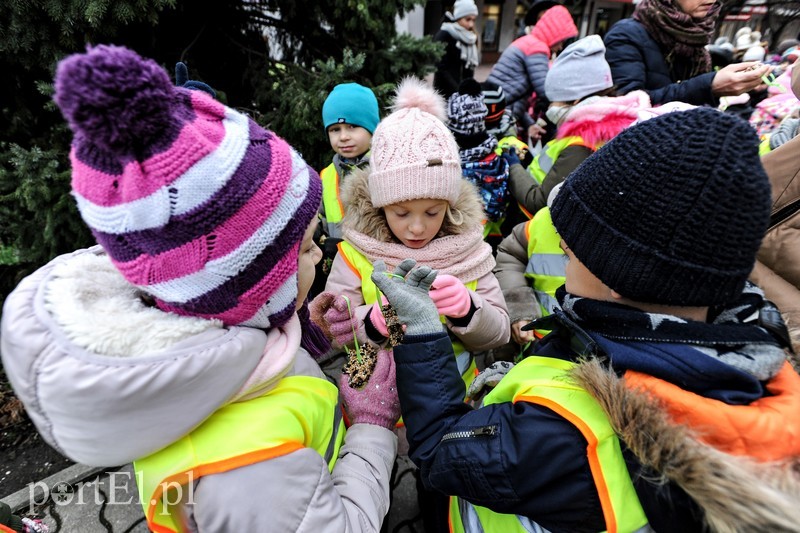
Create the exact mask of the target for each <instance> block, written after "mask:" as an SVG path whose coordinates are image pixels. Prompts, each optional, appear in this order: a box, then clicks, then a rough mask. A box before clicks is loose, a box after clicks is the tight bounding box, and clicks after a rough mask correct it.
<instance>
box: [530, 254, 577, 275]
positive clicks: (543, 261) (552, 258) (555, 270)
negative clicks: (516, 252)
mask: <svg viewBox="0 0 800 533" xmlns="http://www.w3.org/2000/svg"><path fill="white" fill-rule="evenodd" d="M567 261H568V259H567V256H566V255H565V254H533V255H531V257H530V258H529V259H528V265H527V266H526V267H525V273H526V274H533V275H536V276H564V275H565V274H566V272H567Z"/></svg>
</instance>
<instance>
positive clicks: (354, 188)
mask: <svg viewBox="0 0 800 533" xmlns="http://www.w3.org/2000/svg"><path fill="white" fill-rule="evenodd" d="M342 203H343V204H344V205H346V206H347V209H345V214H344V218H343V219H342V225H343V226H345V227H347V228H350V229H352V230H354V231H357V232H359V233H363V234H364V235H366V236H368V237H372V238H373V239H375V240H378V241H381V242H393V243H399V242H400V241H399V240H398V239H397V238H396V237H395V236H394V234H393V233H392V230H391V229H389V224H388V223H387V222H386V216H385V215H384V214H383V209H381V208H377V207H375V206H374V205H372V199H371V196H370V192H369V171H368V170H366V169H363V170H362V169H358V170H354V171H353V173H352V174H350V176H348V178H347V180H346V181H345V183H344V185H343V186H342ZM450 210H451V212H452V213H453V218H454V219H455V220H461V224H455V223H452V222H450V221H449V220H448V219H447V217H445V220H444V223H443V224H442V228H441V229H440V230H439V234H438V235H437V237H443V236H445V235H461V234H463V233H467V232H468V231H469V230H471V229H474V228H475V227H476V226H480V225H482V223H483V219H484V218H485V215H484V213H483V204H482V203H481V199H480V197H479V196H478V191H477V190H476V189H475V186H474V185H472V184H471V183H470V182H468V181H467V180H464V179H462V180H461V190H460V191H459V194H458V200H456V203H455V205H454V206H453V207H451V208H450Z"/></svg>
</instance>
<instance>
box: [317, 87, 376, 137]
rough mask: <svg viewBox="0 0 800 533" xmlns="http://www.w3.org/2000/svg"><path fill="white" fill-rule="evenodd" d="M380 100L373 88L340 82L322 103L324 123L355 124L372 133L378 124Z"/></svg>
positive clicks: (327, 124)
mask: <svg viewBox="0 0 800 533" xmlns="http://www.w3.org/2000/svg"><path fill="white" fill-rule="evenodd" d="M379 120H380V116H379V113H378V100H377V98H375V94H374V93H373V92H372V90H371V89H369V88H367V87H364V86H363V85H359V84H358V83H340V84H339V85H337V86H336V87H334V88H333V90H332V91H331V93H330V94H329V95H328V98H326V99H325V103H324V104H322V125H323V127H324V128H325V129H326V130H327V129H328V126H330V125H331V124H353V125H354V126H361V127H362V128H364V129H365V130H367V131H368V132H370V133H373V132H374V131H375V128H376V127H377V126H378V121H379Z"/></svg>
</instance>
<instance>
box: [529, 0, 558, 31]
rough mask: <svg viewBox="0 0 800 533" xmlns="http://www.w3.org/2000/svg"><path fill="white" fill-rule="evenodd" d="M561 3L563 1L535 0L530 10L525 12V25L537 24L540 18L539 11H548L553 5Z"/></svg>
mask: <svg viewBox="0 0 800 533" xmlns="http://www.w3.org/2000/svg"><path fill="white" fill-rule="evenodd" d="M560 5H561V2H558V1H556V0H534V1H533V3H532V4H531V7H530V8H528V12H527V13H525V25H526V26H535V25H536V22H537V21H538V20H539V13H541V12H542V11H547V10H548V9H550V8H551V7H553V6H560Z"/></svg>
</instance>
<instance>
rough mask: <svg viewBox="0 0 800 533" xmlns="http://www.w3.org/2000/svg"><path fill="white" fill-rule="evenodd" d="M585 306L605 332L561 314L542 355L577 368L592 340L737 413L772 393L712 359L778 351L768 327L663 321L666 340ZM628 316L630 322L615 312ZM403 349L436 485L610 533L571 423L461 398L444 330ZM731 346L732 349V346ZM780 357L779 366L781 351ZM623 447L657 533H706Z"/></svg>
mask: <svg viewBox="0 0 800 533" xmlns="http://www.w3.org/2000/svg"><path fill="white" fill-rule="evenodd" d="M560 291H562V292H563V288H562V289H560ZM758 300H759V301H760V297H758ZM584 301H586V302H589V304H590V305H591V306H592V307H591V313H594V314H593V315H592V317H593V318H592V319H591V320H593V322H592V326H593V327H594V326H596V325H599V326H600V327H601V328H606V330H607V331H605V330H603V329H599V330H581V329H580V327H578V326H577V325H576V324H575V323H574V322H572V321H571V320H570V319H569V318H568V317H567V316H566V315H565V314H564V313H562V312H561V311H557V312H556V313H555V314H554V315H553V320H554V321H555V323H554V324H552V326H553V327H552V329H553V333H552V334H551V335H549V336H548V337H546V338H545V339H543V341H542V342H541V343H540V344H539V345H538V346H537V349H536V353H537V355H541V356H545V357H554V358H559V359H567V360H573V359H575V358H576V357H577V356H576V351H574V350H573V349H572V348H571V342H573V341H574V339H575V338H591V340H592V342H593V343H594V344H595V345H597V346H599V347H600V348H599V349H600V352H601V353H604V354H608V355H609V357H610V358H611V362H612V365H613V369H614V371H616V372H618V373H622V372H625V371H626V370H636V371H639V372H644V373H646V374H648V375H650V376H653V377H656V378H659V379H663V380H666V381H668V382H670V383H675V384H680V386H681V388H683V389H684V390H687V391H691V392H693V393H695V394H698V395H701V396H704V397H707V398H713V399H716V400H719V401H722V402H725V403H727V404H732V405H747V404H749V403H750V402H753V401H755V400H756V399H758V398H761V397H763V396H764V395H766V394H768V393H767V392H766V389H765V387H764V385H763V383H761V382H760V381H759V380H758V379H757V378H756V377H754V376H752V375H750V374H748V373H745V372H743V371H741V370H739V369H737V368H735V367H733V366H731V365H728V364H726V363H725V362H723V357H722V356H718V357H709V356H708V355H707V354H708V350H714V349H717V347H718V349H719V350H721V352H720V353H727V351H729V350H734V351H735V350H736V349H738V347H739V346H742V345H744V344H747V343H751V342H755V343H756V345H759V346H761V345H763V346H770V345H774V344H775V342H774V340H772V338H771V336H770V335H769V334H768V333H767V332H766V331H764V330H763V329H761V328H758V327H754V326H750V325H742V326H739V325H736V326H717V325H716V323H715V324H713V325H712V324H709V325H705V324H704V323H699V322H694V323H693V322H692V321H688V322H681V321H680V320H678V321H669V320H661V321H656V323H657V327H658V331H650V329H649V327H650V326H646V327H645V328H644V329H643V328H642V327H641V326H636V327H638V328H639V329H633V328H634V325H633V324H634V321H636V320H638V322H639V323H646V324H649V323H650V322H651V320H652V318H651V317H650V316H649V315H647V314H646V313H643V312H641V311H637V310H635V309H633V308H630V307H627V306H619V305H618V304H611V303H601V302H596V301H593V300H584ZM589 309H590V307H588V306H586V307H585V308H582V309H581V311H582V313H584V314H582V315H581V316H582V317H584V318H586V315H587V314H589V313H590V310H589ZM741 309H742V311H741V314H744V313H745V312H748V313H749V312H751V311H752V308H749V307H747V306H746V305H742V306H741ZM621 312H623V313H626V314H624V316H617V315H615V314H614V313H621ZM609 316H614V319H609V318H608V317H609ZM720 316H723V314H722V313H720ZM724 316H727V315H724ZM581 327H586V326H581ZM548 329H550V328H548ZM572 331H579V332H581V334H582V337H575V336H573V334H572V333H570V332H572ZM598 331H605V332H604V333H603V334H600V333H598ZM701 333H702V334H701ZM403 342H404V343H403V344H401V345H399V346H396V347H395V348H394V357H395V362H396V365H397V386H398V392H399V396H400V405H401V408H402V412H403V419H404V421H405V425H406V429H407V436H408V441H409V446H410V448H409V455H410V457H411V459H412V460H413V461H414V463H415V464H416V465H417V466H418V467H419V468H420V476H421V479H422V481H423V483H424V485H425V486H426V487H427V488H429V489H434V490H438V491H440V492H442V493H444V494H448V495H456V496H459V497H461V498H464V499H465V500H467V501H469V502H471V503H473V504H476V505H480V506H484V507H487V508H489V509H491V510H493V511H495V512H499V513H506V514H518V515H522V516H526V517H528V518H530V519H531V520H533V521H535V522H537V523H538V524H540V525H541V526H543V527H545V528H546V529H548V530H549V531H552V532H556V531H571V532H581V531H587V532H588V531H604V530H606V524H605V521H604V518H603V513H602V509H601V505H600V499H599V496H598V493H597V489H596V487H595V484H594V480H593V477H592V474H591V469H590V466H589V462H588V458H587V452H586V447H587V441H586V440H585V438H584V437H583V435H582V434H581V433H580V431H579V430H578V429H577V428H576V427H575V426H574V425H572V424H571V423H570V422H569V421H567V420H566V419H564V418H562V417H561V416H560V415H558V414H556V413H555V412H554V411H552V410H550V409H548V408H546V407H544V406H541V405H537V404H533V403H529V402H517V403H511V402H507V403H499V404H491V405H488V406H484V407H481V408H480V409H474V408H472V407H471V406H470V405H468V404H465V403H464V401H463V398H464V385H463V382H462V381H461V376H460V374H459V372H458V369H457V366H456V361H455V358H454V357H453V356H452V346H451V343H450V340H449V339H448V337H447V335H446V334H445V333H438V334H434V335H429V336H407V337H406V339H404V341H403ZM698 345H701V347H702V346H705V347H704V348H702V349H704V350H706V352H702V351H701V349H700V348H698ZM727 345H730V346H731V347H723V346H727ZM773 349H775V350H777V351H776V352H774V353H773V355H775V354H776V355H775V356H776V357H777V360H778V362H780V361H782V360H783V359H782V358H783V355H782V351H781V350H780V349H778V348H773ZM612 354H613V355H612ZM487 427H492V428H493V429H492V430H491V431H485V432H478V435H477V436H471V437H458V438H448V439H445V440H444V441H443V440H442V438H443V437H444V436H445V435H448V434H452V433H456V432H467V433H470V432H471V430H474V429H478V428H487ZM620 444H621V445H622V451H623V456H624V457H625V460H626V464H627V466H628V471H629V473H630V474H631V479H632V480H633V483H634V487H635V488H636V491H637V494H638V496H639V500H640V502H641V504H642V507H643V509H644V512H645V514H646V515H647V518H648V520H649V523H650V526H651V527H652V528H653V529H654V530H655V531H681V532H693V531H702V530H703V527H702V512H701V511H700V509H699V507H698V506H697V504H696V503H695V502H694V501H693V500H692V499H690V498H689V497H688V496H687V494H686V493H685V492H684V491H683V489H681V488H680V487H679V486H678V485H677V484H676V483H674V482H668V483H666V484H658V483H654V482H652V480H653V479H658V474H657V473H654V472H652V471H649V470H646V469H644V467H643V466H642V465H641V464H640V463H639V461H638V460H637V458H636V457H635V456H634V455H633V454H632V453H631V452H630V451H629V450H628V449H627V448H626V446H625V444H624V442H623V441H620Z"/></svg>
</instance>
